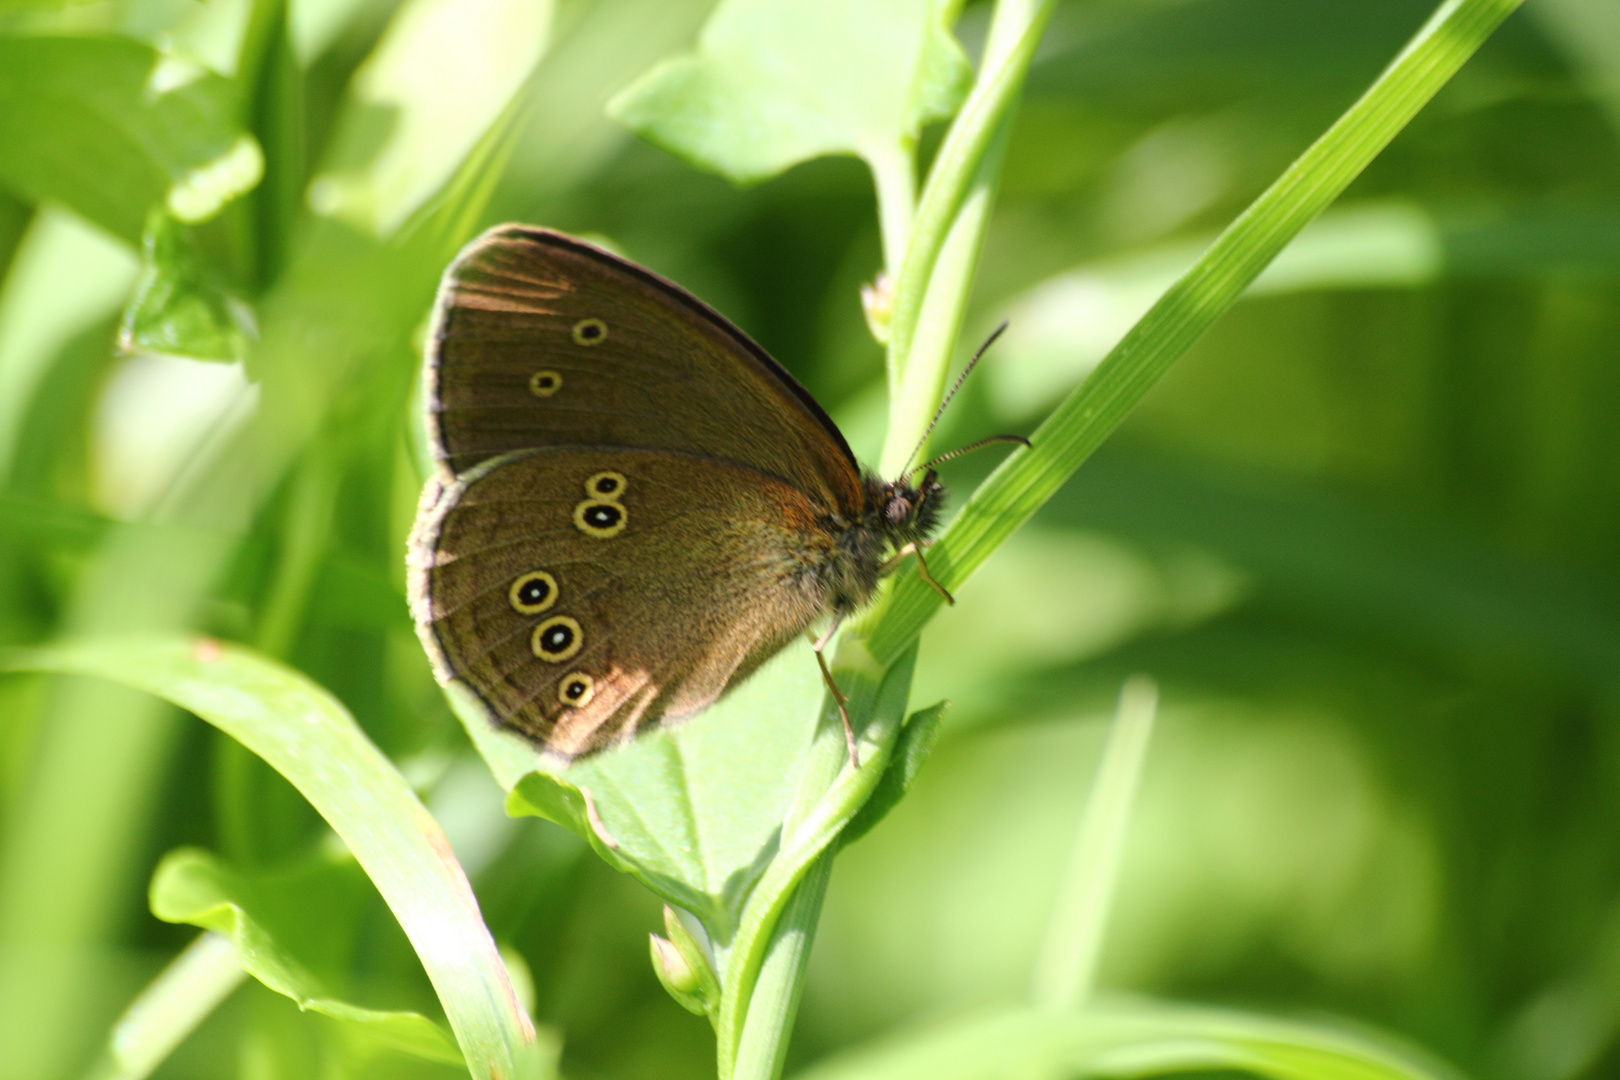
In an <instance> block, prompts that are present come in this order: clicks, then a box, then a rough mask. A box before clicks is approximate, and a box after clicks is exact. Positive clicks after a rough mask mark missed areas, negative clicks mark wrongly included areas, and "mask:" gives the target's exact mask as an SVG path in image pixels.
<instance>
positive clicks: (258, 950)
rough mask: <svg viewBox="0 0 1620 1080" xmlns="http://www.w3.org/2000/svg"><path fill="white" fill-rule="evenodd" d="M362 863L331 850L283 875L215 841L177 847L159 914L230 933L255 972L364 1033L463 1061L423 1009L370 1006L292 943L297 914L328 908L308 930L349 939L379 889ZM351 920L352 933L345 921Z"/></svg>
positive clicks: (155, 910) (159, 892)
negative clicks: (238, 859)
mask: <svg viewBox="0 0 1620 1080" xmlns="http://www.w3.org/2000/svg"><path fill="white" fill-rule="evenodd" d="M369 891H370V890H369V888H368V886H367V885H366V882H365V879H364V877H363V876H362V875H361V874H360V872H359V868H358V867H355V866H354V865H353V864H352V863H351V864H347V865H345V864H343V863H337V862H332V861H328V860H324V859H323V860H321V861H320V862H316V863H312V864H310V865H307V866H303V867H299V868H298V869H297V870H295V871H294V872H292V873H290V874H289V873H283V874H280V875H275V876H273V877H271V876H268V875H254V876H248V875H244V874H239V873H237V872H235V871H233V870H232V869H231V868H230V867H228V866H226V865H225V864H224V863H223V862H221V861H220V860H219V859H217V858H215V857H214V856H212V855H210V854H209V853H207V852H205V851H198V850H196V849H192V848H181V849H180V850H178V851H171V852H170V853H169V854H168V855H166V856H164V858H163V861H162V862H161V863H159V864H158V868H157V872H156V873H155V874H153V876H152V890H151V902H152V914H154V915H156V916H157V917H158V918H160V919H162V920H164V921H165V922H177V923H190V924H191V925H193V926H198V927H201V928H202V929H204V930H212V931H214V932H215V933H217V934H221V935H223V936H225V937H226V938H228V939H229V940H230V941H231V943H232V944H233V945H234V946H235V948H236V955H237V957H238V959H239V960H240V961H241V964H242V967H243V969H244V970H246V971H247V973H248V974H249V975H252V976H253V977H254V978H255V979H258V980H259V981H260V982H262V983H263V984H264V985H265V986H268V987H269V988H270V989H272V990H274V991H275V992H276V993H278V994H285V995H286V996H287V997H290V998H292V999H293V1000H294V1001H296V1002H297V1003H298V1007H299V1008H300V1009H309V1010H312V1011H314V1012H318V1013H320V1014H322V1015H323V1016H330V1017H332V1018H333V1019H334V1020H341V1021H344V1022H345V1023H349V1024H354V1025H356V1027H357V1029H358V1031H359V1032H360V1033H361V1034H360V1035H359V1036H358V1037H360V1038H364V1039H370V1040H374V1041H376V1042H379V1043H381V1044H383V1045H385V1046H389V1047H391V1048H393V1049H395V1050H400V1051H403V1052H405V1053H408V1054H414V1055H416V1056H417V1057H423V1058H427V1059H428V1060H430V1061H442V1062H447V1063H449V1064H452V1065H459V1064H461V1063H462V1058H461V1053H460V1051H458V1050H457V1049H456V1044H455V1041H454V1040H453V1039H451V1038H450V1036H449V1035H448V1034H447V1033H446V1032H444V1031H443V1030H442V1029H440V1027H439V1026H438V1025H437V1024H435V1023H434V1022H433V1021H431V1020H429V1019H428V1018H427V1017H425V1016H423V1015H422V1014H420V1013H414V1012H401V1011H397V1010H377V1009H367V1008H363V1007H361V1006H359V1005H355V1004H352V1003H350V1002H347V1001H343V1000H341V999H339V998H338V997H336V996H334V994H333V992H332V989H331V988H330V986H329V985H327V984H326V983H325V982H324V981H323V980H322V979H321V978H320V977H319V976H318V975H316V974H315V973H314V971H312V970H311V964H310V963H309V962H307V961H304V960H301V959H300V958H299V957H297V956H296V955H295V954H294V952H293V951H291V948H290V942H289V941H288V938H287V935H286V934H285V933H284V932H282V931H283V928H284V927H285V926H286V925H287V924H292V925H293V926H295V927H297V926H299V925H300V924H302V925H303V927H304V928H306V929H307V928H308V924H309V923H310V921H311V920H310V918H309V916H310V915H311V914H312V913H313V912H314V911H319V913H320V917H319V920H318V922H319V923H320V924H321V925H320V926H319V928H318V932H314V933H309V932H306V933H303V934H300V935H298V937H299V938H300V939H301V940H302V942H303V943H304V944H305V945H306V946H308V947H313V948H316V949H319V948H320V947H321V946H323V945H328V946H329V945H332V944H336V943H342V942H347V941H349V940H351V939H352V937H353V933H352V930H353V924H354V921H355V918H356V917H357V916H358V915H359V914H360V912H361V908H360V904H361V902H362V901H363V900H364V899H365V893H366V892H369ZM334 923H335V924H337V926H343V925H348V926H349V927H350V932H349V933H341V932H336V931H335V927H334V926H333V925H332V924H334Z"/></svg>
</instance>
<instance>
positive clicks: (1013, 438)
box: [911, 435, 1034, 473]
mask: <svg viewBox="0 0 1620 1080" xmlns="http://www.w3.org/2000/svg"><path fill="white" fill-rule="evenodd" d="M997 443H1017V444H1018V445H1019V446H1022V447H1025V448H1028V447H1030V446H1032V445H1034V444H1033V443H1031V442H1030V441H1029V440H1028V439H1026V438H1024V437H1023V436H1022V435H992V436H990V437H989V438H988V439H980V440H979V441H978V442H976V443H968V444H967V445H966V446H958V447H957V448H956V449H955V450H947V451H946V452H945V453H943V454H941V455H939V457H937V458H929V459H928V460H927V461H925V462H923V463H922V464H921V465H919V466H917V467H916V468H915V469H912V470H911V471H912V472H914V473H919V472H922V471H923V470H924V469H932V468H933V467H934V466H935V465H938V464H939V463H940V462H942V461H949V460H951V458H959V457H961V456H962V455H963V454H971V453H972V452H973V451H975V450H982V449H984V448H985V447H986V446H994V445H996V444H997Z"/></svg>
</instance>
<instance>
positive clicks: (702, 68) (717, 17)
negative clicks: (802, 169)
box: [608, 0, 970, 183]
mask: <svg viewBox="0 0 1620 1080" xmlns="http://www.w3.org/2000/svg"><path fill="white" fill-rule="evenodd" d="M958 6H959V5H958V4H955V3H940V2H938V0H823V2H819V3H815V4H803V3H797V2H795V0H723V2H722V3H721V4H720V6H719V7H718V8H716V10H715V12H714V14H713V15H712V16H711V17H710V19H709V21H708V23H707V24H706V25H705V26H704V28H703V34H702V36H701V37H700V38H699V41H698V49H697V51H696V52H695V53H693V54H691V55H688V56H681V57H677V58H675V59H671V60H666V61H664V62H663V63H661V64H659V65H658V66H656V67H654V68H653V69H652V70H651V71H649V72H648V73H647V74H646V75H644V76H642V78H641V79H639V80H637V81H636V82H635V83H633V84H632V85H631V86H630V87H629V88H627V89H626V90H624V91H623V92H622V93H620V94H619V95H618V96H617V97H616V98H614V99H613V101H611V102H610V103H609V105H608V110H609V112H610V113H611V114H612V115H613V116H614V117H616V118H617V119H619V120H620V121H621V122H623V123H624V124H626V125H627V126H629V127H630V128H631V129H632V130H634V131H635V132H637V133H638V134H639V135H641V136H642V137H643V138H646V139H648V140H649V141H651V142H654V143H656V144H658V145H659V146H662V147H664V148H665V149H667V150H669V151H670V152H671V153H674V154H677V155H679V156H681V157H683V158H685V159H687V160H688V161H690V162H692V163H693V164H694V165H697V166H698V167H700V168H703V169H708V170H711V171H713V172H717V173H720V174H722V175H724V176H726V177H729V178H730V179H732V180H734V181H736V182H738V183H751V182H755V181H759V180H764V179H766V178H768V177H771V176H774V175H776V174H777V173H779V172H782V171H783V170H785V169H787V168H789V167H790V166H792V165H796V164H798V163H799V162H801V161H806V160H808V159H810V158H814V157H820V156H822V155H825V154H857V155H859V156H861V157H863V158H865V159H866V160H867V161H868V162H871V163H873V165H874V167H880V163H886V162H888V161H890V160H891V159H892V158H894V156H895V155H896V154H897V153H903V154H904V156H905V160H906V162H907V168H909V161H910V147H911V146H912V144H913V143H914V141H915V139H916V137H917V133H918V131H919V130H920V129H921V128H922V126H923V125H924V124H926V123H928V122H930V121H932V120H940V119H944V118H946V117H948V116H950V115H951V114H952V113H953V112H955V111H956V107H957V105H958V104H959V103H960V102H961V99H962V95H963V94H964V93H965V92H966V89H967V83H968V79H969V76H970V70H969V68H968V64H967V60H966V58H965V57H964V56H963V54H962V50H961V47H960V46H958V45H957V43H956V39H955V38H953V37H952V36H951V32H950V26H951V23H952V21H954V18H955V13H956V8H957V7H958Z"/></svg>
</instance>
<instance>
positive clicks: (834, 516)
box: [410, 225, 1022, 759]
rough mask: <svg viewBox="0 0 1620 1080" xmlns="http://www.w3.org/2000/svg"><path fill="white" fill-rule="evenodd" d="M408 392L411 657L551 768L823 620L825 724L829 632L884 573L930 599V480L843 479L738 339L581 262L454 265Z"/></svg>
mask: <svg viewBox="0 0 1620 1080" xmlns="http://www.w3.org/2000/svg"><path fill="white" fill-rule="evenodd" d="M980 351H981V353H982V351H983V350H980ZM426 383H427V387H426V389H427V393H426V399H427V419H428V428H429V431H430V433H431V437H432V443H433V450H434V454H435V457H436V458H437V461H438V463H439V473H440V474H439V475H438V476H437V477H435V478H434V479H432V480H430V481H429V483H428V485H427V488H426V490H425V491H424V492H423V497H422V505H421V508H420V510H419V512H418V515H417V523H416V528H415V531H414V533H413V536H412V540H411V559H410V565H411V574H410V577H411V581H410V585H411V608H412V613H413V615H414V617H415V619H416V625H417V632H418V634H419V635H420V636H421V639H422V643H423V645H424V646H425V647H426V649H427V652H428V655H429V656H430V657H431V658H432V660H433V665H434V668H435V672H436V674H437V675H438V677H439V679H440V681H441V682H450V681H452V680H455V681H459V682H461V683H463V684H465V685H466V686H467V687H469V688H470V689H471V690H472V691H473V692H474V693H475V694H476V695H477V696H478V698H479V699H480V700H481V701H482V702H483V703H484V705H485V706H486V707H487V709H488V711H489V713H490V716H491V717H492V719H493V720H494V721H495V722H496V723H497V724H499V725H501V726H503V727H506V728H509V729H511V730H514V731H517V732H520V733H521V734H523V735H525V736H527V737H529V738H530V739H531V740H533V741H534V742H536V743H537V744H539V745H540V746H541V747H542V748H543V749H544V750H546V751H548V752H550V753H552V754H555V755H557V756H559V757H562V758H565V759H566V758H572V757H575V756H578V755H581V754H589V753H593V752H595V751H598V750H601V749H603V748H605V747H608V746H611V745H613V744H615V743H617V742H619V741H621V740H624V739H627V738H629V737H631V736H632V735H634V734H635V733H636V732H637V731H640V730H643V729H645V728H647V727H648V726H650V725H652V724H655V723H658V722H660V721H671V720H675V719H679V718H681V717H685V716H689V715H691V714H693V713H695V712H698V711H699V710H701V709H703V708H704V707H705V706H707V705H709V704H710V703H711V702H713V701H714V700H715V699H716V698H717V697H719V696H720V694H721V693H722V692H723V691H724V690H725V689H726V687H727V686H728V685H730V684H732V683H734V682H737V681H739V680H741V679H742V678H743V677H745V676H746V675H748V674H749V673H750V672H752V671H753V670H754V669H755V668H757V667H758V666H759V665H760V664H762V663H763V662H764V661H765V660H767V659H769V658H770V657H771V656H772V655H774V654H775V653H776V652H778V651H779V650H780V649H782V648H783V647H784V646H785V645H787V644H788V643H789V642H790V641H792V640H793V639H794V638H795V637H796V636H798V635H799V634H802V633H804V632H805V631H806V630H807V629H808V628H809V627H810V626H811V625H812V624H813V623H815V622H816V621H817V620H819V619H821V618H822V617H824V616H827V615H831V616H832V617H833V625H832V627H831V628H829V630H828V631H827V633H826V634H824V635H823V636H822V638H821V640H820V641H819V642H818V643H817V650H816V656H817V659H818V661H820V663H821V669H822V674H823V677H824V678H825V679H826V681H827V685H828V686H829V687H830V688H831V690H832V692H833V695H834V698H835V700H837V701H838V702H839V709H840V713H843V700H844V699H843V695H842V694H841V693H840V692H839V691H838V687H837V684H836V683H835V682H834V681H833V679H832V676H831V674H830V673H829V672H828V670H827V665H826V661H825V660H824V659H822V656H821V646H823V645H825V643H826V642H827V640H828V639H829V638H830V637H831V634H832V631H833V629H835V628H836V626H837V624H838V621H839V620H841V619H842V618H843V617H844V616H845V615H847V614H849V613H850V612H852V611H855V610H856V609H858V608H860V607H861V606H862V605H863V604H865V603H866V602H867V601H868V600H869V599H870V598H871V596H872V593H873V591H874V589H875V588H876V587H877V584H878V581H879V580H880V579H881V578H882V577H883V576H884V575H885V574H886V573H888V572H889V571H890V570H891V569H893V567H894V566H895V564H896V563H897V562H898V561H899V560H900V559H902V558H903V557H904V556H905V555H907V554H915V555H916V556H917V559H918V571H919V573H921V574H922V575H923V576H924V577H925V579H927V580H928V581H929V582H930V583H931V584H934V586H935V588H939V590H940V592H941V593H942V594H944V595H945V596H946V598H947V599H949V598H950V597H949V594H948V593H945V590H944V589H943V588H940V586H939V585H938V584H937V583H935V582H933V579H932V577H931V576H930V575H929V574H928V571H927V567H926V564H924V563H923V561H922V554H921V550H920V549H921V548H922V547H923V546H924V545H925V544H926V543H927V541H928V538H929V536H930V534H931V533H932V532H933V530H934V528H935V527H936V525H937V523H938V520H939V512H940V508H941V505H942V503H943V500H944V496H945V491H944V488H943V487H942V486H941V485H940V483H939V480H938V479H937V477H936V475H935V473H934V470H933V469H932V468H929V467H923V468H920V469H918V470H914V471H913V473H911V474H908V475H907V476H903V477H901V478H900V479H898V480H894V481H884V480H881V479H879V478H877V477H875V476H873V475H872V474H871V473H869V472H863V471H862V470H861V469H860V467H859V466H858V465H857V464H856V461H855V457H854V455H853V454H852V453H851V452H850V449H849V445H848V444H847V443H846V442H845V441H844V437H843V435H842V434H841V433H840V432H839V430H838V428H837V426H836V425H834V424H833V422H832V420H831V419H829V418H828V416H827V414H826V413H825V412H824V411H823V410H822V408H821V406H820V405H818V404H816V401H815V399H814V398H812V397H811V396H810V394H809V392H808V391H806V390H805V389H804V387H802V386H800V385H799V383H798V382H797V381H795V380H794V378H793V377H792V376H791V375H789V374H788V372H787V371H786V370H785V369H784V368H783V367H782V366H781V365H780V364H778V363H777V362H776V361H775V360H773V359H771V357H770V356H769V355H767V354H766V352H765V351H764V350H763V349H761V348H760V347H759V346H758V345H756V344H755V343H754V342H753V341H752V340H750V339H749V337H748V336H747V335H746V334H744V333H743V332H742V331H741V330H739V329H737V328H736V327H735V326H733V325H732V324H731V323H730V322H728V321H727V320H726V319H724V318H723V317H721V316H720V315H719V314H717V313H716V312H715V311H713V310H712V309H711V308H709V307H708V306H707V305H705V304H704V303H703V302H702V301H700V300H698V299H697V298H695V297H693V296H692V295H691V294H690V293H687V292H686V291H685V290H683V289H681V288H680V287H679V286H676V285H674V284H672V283H670V282H668V281H665V280H664V279H663V278H660V277H658V276H657V275H655V274H652V273H650V272H648V271H647V270H644V269H642V268H641V267H639V266H636V265H635V264H633V263H630V262H627V261H625V260H624V259H621V258H618V257H617V256H615V255H611V254H609V253H608V252H605V251H602V250H600V249H599V248H596V247H593V246H591V245H590V244H586V243H584V242H582V241H579V240H576V239H573V238H571V237H568V236H565V235H563V234H561V233H556V232H551V231H548V230H545V229H536V228H529V227H525V226H519V225H504V226H499V227H497V228H495V229H492V230H490V231H489V232H486V233H485V234H484V235H483V236H481V237H479V238H478V239H476V240H474V241H473V242H472V243H471V244H469V245H468V246H467V247H466V248H465V249H464V250H463V251H462V252H461V254H460V255H459V256H458V257H457V258H456V260H455V262H454V263H452V264H451V266H450V268H449V269H448V270H447V271H446V272H445V276H444V280H443V282H442V284H441V285H440V287H439V295H438V300H437V306H436V311H435V316H434V321H433V330H432V333H431V335H430V340H429V344H428V356H427V367H426ZM1018 441H1022V440H1018ZM916 472H921V473H922V474H923V475H922V478H921V480H920V481H918V482H917V483H912V482H911V480H910V479H909V477H910V476H911V475H915V473H916ZM844 728H845V736H846V739H847V740H848V743H849V748H850V754H851V757H852V758H853V756H854V738H853V735H852V734H851V733H850V731H849V719H848V716H847V714H844Z"/></svg>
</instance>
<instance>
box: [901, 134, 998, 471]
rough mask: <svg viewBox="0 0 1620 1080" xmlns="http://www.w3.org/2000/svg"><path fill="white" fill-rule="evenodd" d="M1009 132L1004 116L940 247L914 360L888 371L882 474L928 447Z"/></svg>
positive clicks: (903, 466) (913, 460)
mask: <svg viewBox="0 0 1620 1080" xmlns="http://www.w3.org/2000/svg"><path fill="white" fill-rule="evenodd" d="M1011 129H1012V120H1011V115H1010V114H1009V115H1008V116H1006V117H1004V118H1003V121H1002V124H1001V131H1000V132H999V134H998V135H997V137H996V138H995V140H994V141H992V142H991V143H990V144H989V147H988V150H987V153H986V155H985V159H984V161H983V162H981V163H980V167H979V172H978V175H977V177H976V178H975V180H974V184H973V188H972V189H971V190H970V191H969V193H968V197H967V200H966V201H965V202H963V204H962V209H961V212H960V213H959V214H957V217H956V223H955V224H954V225H953V226H951V231H950V233H949V234H948V235H947V236H946V238H945V244H944V246H943V247H941V248H940V251H939V259H938V260H937V261H936V262H935V264H934V275H933V280H932V282H931V283H930V285H929V287H928V295H927V296H926V297H925V298H924V300H923V307H922V316H921V322H920V323H919V325H918V329H917V332H916V334H915V335H914V336H913V338H912V343H911V359H910V361H909V362H908V363H907V364H906V365H905V368H904V370H903V371H898V372H897V371H895V370H894V369H893V368H891V369H890V370H891V374H892V375H895V376H897V379H896V384H895V385H892V386H891V387H890V394H891V397H890V399H889V431H888V437H887V438H886V439H885V440H884V444H883V457H882V458H881V460H880V462H879V469H878V471H879V473H880V474H881V475H883V476H899V475H900V474H901V473H902V472H904V471H905V470H906V469H908V468H910V467H911V466H912V465H915V464H916V463H917V461H920V460H922V454H923V452H924V451H925V450H926V449H927V446H926V439H927V436H928V434H929V424H931V423H932V422H933V418H934V415H935V413H936V411H937V409H938V406H939V401H940V395H941V394H943V393H944V390H945V380H946V378H947V376H948V373H949V366H950V358H951V353H952V351H953V350H954V348H955V346H956V340H957V337H958V336H959V335H960V333H961V330H962V318H963V316H964V315H965V314H966V313H967V302H968V296H969V295H970V294H971V292H972V288H973V271H974V268H975V267H976V266H977V265H978V262H979V249H980V247H981V246H982V244H983V242H984V233H985V229H986V228H987V227H988V226H989V224H990V209H991V206H992V205H993V203H994V202H995V190H996V179H997V177H998V176H999V175H1000V172H1001V162H1002V158H1003V157H1004V156H1005V151H1006V148H1007V135H1008V133H1009V132H1010V131H1011Z"/></svg>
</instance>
